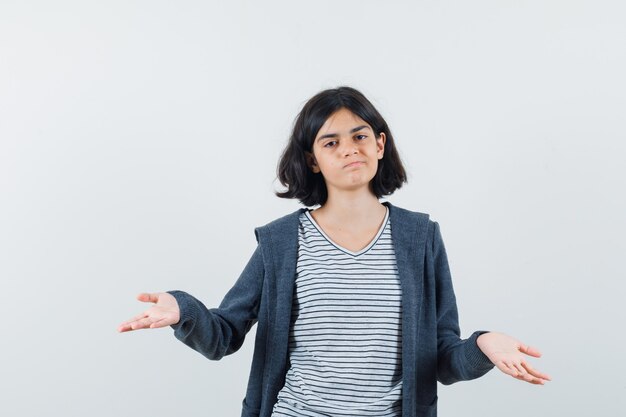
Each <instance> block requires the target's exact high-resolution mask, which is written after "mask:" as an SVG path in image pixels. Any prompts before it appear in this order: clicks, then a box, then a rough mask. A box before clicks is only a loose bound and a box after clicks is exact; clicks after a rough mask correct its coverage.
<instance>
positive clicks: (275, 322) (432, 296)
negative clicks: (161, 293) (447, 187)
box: [169, 202, 494, 417]
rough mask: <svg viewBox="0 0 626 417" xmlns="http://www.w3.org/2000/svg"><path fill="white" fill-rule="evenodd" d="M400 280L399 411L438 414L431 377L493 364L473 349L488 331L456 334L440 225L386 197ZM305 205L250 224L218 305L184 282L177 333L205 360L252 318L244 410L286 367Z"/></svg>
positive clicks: (230, 345)
mask: <svg viewBox="0 0 626 417" xmlns="http://www.w3.org/2000/svg"><path fill="white" fill-rule="evenodd" d="M383 204H385V205H386V206H387V207H388V208H389V218H390V222H391V226H392V228H391V233H392V239H393V245H394V249H395V254H396V262H397V267H398V274H399V277H400V285H401V288H402V415H403V416H404V417H435V416H436V415H437V380H439V381H440V382H441V383H443V384H446V385H447V384H452V383H454V382H457V381H464V380H470V379H474V378H478V377H480V376H482V375H484V374H485V373H487V372H488V371H489V370H491V369H492V368H493V366H494V365H493V364H492V363H491V361H490V360H489V359H488V358H487V356H485V354H484V353H483V352H482V351H481V350H480V349H479V348H478V345H477V344H476V338H477V337H478V336H479V335H480V334H482V333H485V331H477V332H474V333H473V334H472V335H471V336H470V337H469V338H468V339H461V338H460V330H459V323H458V312H457V307H456V298H455V295H454V290H453V287H452V279H451V276H450V268H449V266H448V259H447V255H446V250H445V246H444V244H443V240H442V238H441V233H440V231H439V224H438V223H437V222H435V221H432V220H430V219H429V215H428V214H425V213H418V212H412V211H409V210H405V209H402V208H400V207H396V206H393V205H392V204H391V203H389V202H384V203H383ZM305 210H306V209H304V208H301V209H299V210H297V211H295V212H293V213H291V214H288V215H286V216H284V217H281V218H279V219H277V220H274V221H273V222H271V223H268V224H267V225H265V226H262V227H257V228H256V229H255V230H254V231H255V234H256V238H257V242H258V245H257V247H256V249H255V251H254V253H253V254H252V257H251V258H250V260H249V261H248V264H247V265H246V267H245V268H244V270H243V272H242V273H241V275H240V276H239V279H238V280H237V282H236V283H235V285H234V286H233V287H232V288H231V289H230V290H229V291H228V293H227V294H226V296H225V297H224V299H223V301H222V302H221V304H220V306H219V307H218V308H213V309H207V308H206V307H205V306H204V304H202V302H200V301H199V300H197V299H196V298H194V297H193V296H191V295H189V294H187V293H185V292H183V291H169V293H170V294H172V295H173V296H174V297H175V298H176V300H177V302H178V305H179V307H180V321H179V322H178V323H177V324H175V325H173V326H172V328H173V329H174V330H175V332H174V335H175V336H176V338H177V339H179V340H180V341H182V342H183V343H185V344H186V345H188V346H190V347H191V348H193V349H195V350H197V351H198V352H200V353H201V354H203V355H204V356H206V357H207V358H209V359H212V360H217V359H221V358H222V357H223V356H225V355H229V354H231V353H233V352H235V351H237V350H238V349H239V348H240V347H241V345H242V344H243V341H244V338H245V336H246V333H247V332H248V331H249V330H250V328H251V327H252V326H253V325H254V324H255V323H258V328H257V331H256V341H255V346H254V356H253V358H252V368H251V370H250V378H249V381H248V388H247V391H246V397H245V399H244V400H243V410H242V413H241V416H242V417H253V416H254V417H270V416H271V414H272V409H273V407H274V404H275V403H276V401H277V396H278V392H279V391H280V389H281V388H282V387H283V385H284V382H285V375H286V373H287V371H288V369H289V352H288V346H289V325H290V321H291V304H292V300H293V293H294V282H295V275H296V261H297V255H298V224H299V220H298V217H299V215H300V214H301V213H302V212H303V211H305Z"/></svg>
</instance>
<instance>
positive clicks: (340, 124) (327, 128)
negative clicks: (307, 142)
mask: <svg viewBox="0 0 626 417" xmlns="http://www.w3.org/2000/svg"><path fill="white" fill-rule="evenodd" d="M361 125H365V126H368V127H369V128H370V129H371V126H370V125H369V123H367V122H366V121H365V120H363V119H361V118H360V117H359V116H357V115H356V114H354V113H352V112H351V111H350V110H348V109H346V108H342V109H339V110H337V111H336V112H334V113H333V114H331V115H330V116H329V117H328V119H326V121H325V122H324V124H323V125H322V127H321V128H320V130H319V132H317V135H316V137H317V136H320V135H324V134H328V133H344V131H345V132H349V131H350V129H352V128H353V127H356V126H361Z"/></svg>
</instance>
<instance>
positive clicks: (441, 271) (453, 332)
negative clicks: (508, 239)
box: [433, 222, 494, 385]
mask: <svg viewBox="0 0 626 417" xmlns="http://www.w3.org/2000/svg"><path fill="white" fill-rule="evenodd" d="M433 223H434V233H433V256H434V265H435V281H436V286H437V379H438V380H439V381H440V382H441V383H442V384H445V385H449V384H452V383H454V382H458V381H466V380H470V379H475V378H478V377H481V376H483V375H484V374H486V373H487V372H488V371H490V370H491V369H492V368H493V367H494V365H493V364H492V363H491V361H490V360H489V358H488V357H487V356H486V355H485V354H484V353H483V352H482V351H481V350H480V348H479V347H478V345H477V344H476V339H477V338H478V336H480V335H481V334H483V333H487V332H486V331H484V330H481V331H476V332H474V333H473V334H472V335H471V336H470V337H469V338H467V339H461V337H460V334H461V332H460V329H459V315H458V310H457V306H456V297H455V295H454V288H453V286H452V277H451V275H450V267H449V265H448V257H447V254H446V248H445V246H444V243H443V239H442V237H441V232H440V230H439V224H438V223H437V222H433Z"/></svg>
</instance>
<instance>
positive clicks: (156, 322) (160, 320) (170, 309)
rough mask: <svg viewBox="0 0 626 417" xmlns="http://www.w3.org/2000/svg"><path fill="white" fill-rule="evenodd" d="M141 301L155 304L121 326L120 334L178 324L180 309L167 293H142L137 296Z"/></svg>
mask: <svg viewBox="0 0 626 417" xmlns="http://www.w3.org/2000/svg"><path fill="white" fill-rule="evenodd" d="M137 299H138V300H139V301H143V302H145V303H154V305H153V306H152V307H150V308H149V309H147V310H146V311H144V312H143V313H141V314H139V315H137V316H135V317H133V318H132V319H130V320H128V321H125V322H124V323H122V324H120V325H119V327H118V328H117V331H118V332H120V333H121V332H127V331H130V330H138V329H155V328H158V327H166V326H170V325H172V324H176V323H178V321H179V320H180V309H179V308H178V302H177V301H176V299H175V298H174V297H173V296H172V295H171V294H168V293H166V292H160V293H153V294H149V293H141V294H139V295H138V296H137Z"/></svg>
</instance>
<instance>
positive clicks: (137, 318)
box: [122, 311, 148, 324]
mask: <svg viewBox="0 0 626 417" xmlns="http://www.w3.org/2000/svg"><path fill="white" fill-rule="evenodd" d="M145 317H148V312H147V311H144V312H143V313H141V314H137V315H136V316H135V317H133V318H132V319H130V320H126V321H125V322H122V324H129V323H132V322H134V321H137V320H141V319H143V318H145Z"/></svg>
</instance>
